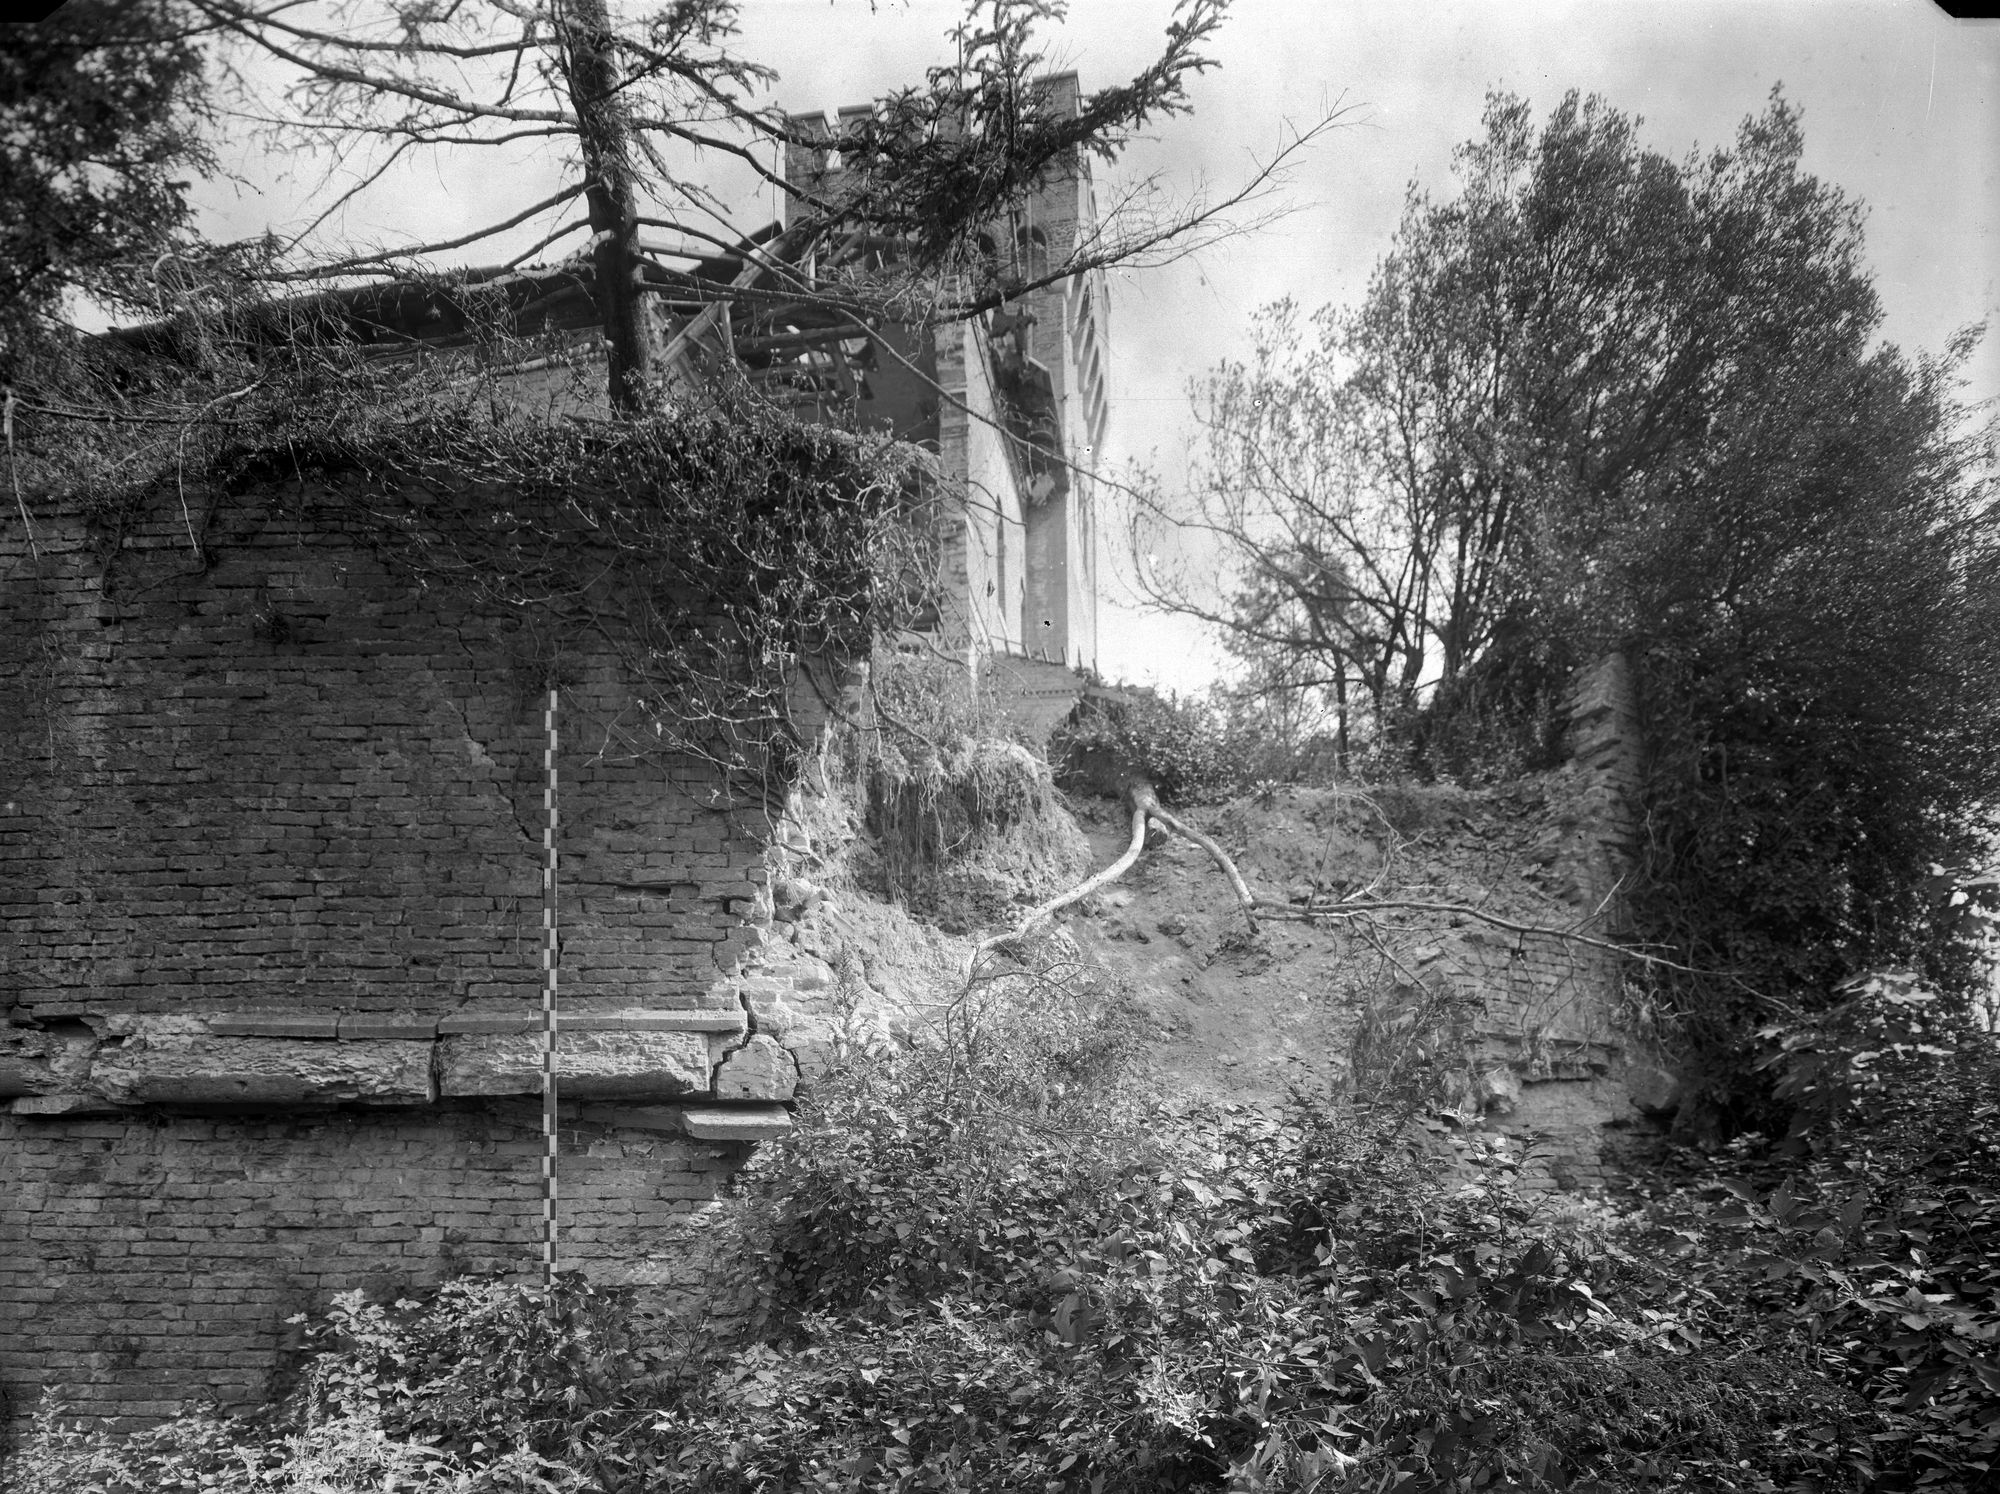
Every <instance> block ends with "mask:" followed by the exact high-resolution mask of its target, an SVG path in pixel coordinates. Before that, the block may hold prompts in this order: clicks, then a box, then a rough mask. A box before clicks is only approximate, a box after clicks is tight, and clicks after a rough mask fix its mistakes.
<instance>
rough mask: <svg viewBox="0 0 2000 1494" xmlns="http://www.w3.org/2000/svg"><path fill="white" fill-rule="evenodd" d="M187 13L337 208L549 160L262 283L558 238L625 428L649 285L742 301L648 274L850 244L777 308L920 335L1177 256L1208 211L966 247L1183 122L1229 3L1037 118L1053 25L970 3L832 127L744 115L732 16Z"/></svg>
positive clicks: (574, 11) (1184, 16)
mask: <svg viewBox="0 0 2000 1494" xmlns="http://www.w3.org/2000/svg"><path fill="white" fill-rule="evenodd" d="M189 3H190V4H191V5H192V6H193V7H194V9H195V10H196V11H198V12H199V13H200V14H201V15H202V16H203V17H204V18H205V19H206V20H207V21H208V23H209V24H211V25H212V26H213V27H214V28H216V30H217V31H218V32H220V33H222V34H224V35H227V36H229V37H232V38H234V39H235V40H236V41H237V42H238V43H241V44H243V45H244V46H247V47H248V48H250V49H251V53H252V55H257V56H261V58H262V59H264V61H265V62H266V63H268V64H269V65H271V66H273V67H275V68H276V69H277V70H278V71H279V73H280V74H281V75H282V76H283V78H284V80H285V82H284V85H283V96H282V98H281V99H279V100H276V101H269V102H266V103H265V104H263V105H261V106H260V107H261V108H262V109H263V110H264V111H265V112H264V113H263V114H262V116H261V117H263V118H264V119H265V121H266V122H267V123H268V124H271V125H273V126H275V127H277V128H278V129H279V130H280V131H281V132H282V134H283V135H284V137H285V138H290V139H294V140H298V139H304V140H307V141H310V142H313V143H316V144H319V145H322V146H326V147H328V148H331V149H332V150H334V151H336V152H337V153H338V159H340V160H341V161H342V162H343V164H344V166H345V167H346V168H347V169H348V170H349V171H351V173H352V174H353V176H354V177H355V181H354V184H353V185H352V186H351V187H349V188H348V189H347V191H345V192H344V193H342V194H340V198H339V199H338V200H339V201H345V200H346V199H348V198H350V197H353V196H355V195H357V194H361V193H365V192H367V191H368V190H369V189H370V188H371V187H372V186H373V185H374V184H375V183H376V182H377V181H379V180H380V179H381V178H382V176H383V174H384V173H385V172H387V171H388V170H389V169H390V168H391V167H392V166H393V165H394V164H395V163H396V162H397V161H399V160H401V159H403V158H404V157H407V156H409V155H411V154H412V153H422V152H427V151H434V150H437V149H439V148H443V147H463V146H480V147H495V148H500V147H508V146H518V145H519V144H521V143H522V142H539V143H546V144H551V145H554V146H555V147H557V148H558V149H559V150H561V151H562V152H563V176H564V180H563V184H562V185H561V186H560V188H559V189H558V190H557V191H556V192H555V193H554V194H553V195H552V196H549V197H546V198H542V199H540V200H533V201H530V200H526V198H527V197H528V196H529V194H527V193H521V194H519V197H520V199H521V200H516V201H511V202H510V201H505V200H503V199H504V194H498V195H496V201H495V204H494V209H493V216H492V219H491V221H489V222H488V223H486V224H484V225H482V226H481V227H479V228H477V229H474V230H473V231H471V232H469V233H467V234H463V235H460V236H458V237H455V238H453V239H451V240H449V241H442V242H436V243H405V244H391V245H388V246H386V247H383V248H380V249H369V250H362V251H357V252H351V253H346V254H339V255H333V256H328V255H325V254H319V255H317V256H310V257H309V256H307V255H304V254H301V255H296V256H286V257H283V258H281V260H280V262H279V263H278V264H277V265H276V266H275V267H274V275H275V276H276V278H279V279H281V280H287V279H288V280H325V279H329V278H343V277H345V278H351V277H355V276H366V275H394V274H399V273H407V272H408V271H409V270H410V269H411V268H412V267H413V266H415V265H417V264H419V263H420V262H421V261H422V259H423V258H424V257H425V256H429V255H435V254H438V253H445V252H456V251H459V250H462V249H468V248H469V247H470V246H473V245H476V244H480V243H484V242H488V241H491V240H493V239H495V238H496V237H497V236H498V235H500V234H502V233H505V232H508V231H510V230H513V229H516V228H520V227H522V226H523V225H530V226H534V227H538V228H540V229H542V230H543V232H542V233H541V234H540V236H539V237H538V238H537V240H536V241H535V242H534V243H533V244H532V245H531V247H530V248H529V249H527V250H526V251H524V252H523V253H521V254H518V255H516V256H515V258H514V259H513V260H512V261H511V262H510V264H509V266H508V268H511V267H512V266H513V265H518V264H521V263H524V262H526V261H528V260H529V259H531V258H533V257H535V256H537V255H542V254H545V253H548V252H553V251H555V250H556V249H557V246H562V247H563V248H564V249H572V250H575V251H576V252H577V253H578V254H579V255H586V256H587V257H588V260H589V263H590V267H591V274H592V283H593V286H594V294H595V295H596V297H597V300H598V302H599V304H600V307H601V310H602V312H603V319H604V330H605V336H606V340H607V342H608V345H609V351H610V385H611V395H612V402H613V404H614V405H615V406H617V407H619V408H621V409H626V410H633V409H637V408H639V407H641V406H642V405H643V404H644V403H645V402H646V399H647V398H648V396H647V394H646V390H647V388H648V387H649V383H650V382H653V381H655V380H656V376H657V372H658V370H657V368H656V364H657V362H658V361H659V359H660V357H661V352H660V343H661V341H662V339H660V338H659V337H658V335H657V334H656V332H655V331H654V330H653V329H654V324H655V319H656V318H655V305H656V303H657V302H658V301H659V299H660V293H661V292H663V291H664V292H667V293H671V294H679V295H681V296H682V297H683V298H684V297H685V295H686V293H687V292H688V291H689V290H690V288H694V289H698V290H700V292H701V293H702V294H703V295H704V296H706V297H707V298H708V299H710V300H711V301H722V302H728V301H730V300H731V299H733V298H740V297H743V296H748V295H752V294H754V293H753V292H752V291H751V290H750V289H747V288H746V287H744V286H741V285H731V284H730V283H729V281H728V279H727V278H725V279H723V280H722V281H721V282H720V283H718V282H716V281H715V280H714V277H713V276H707V277H703V276H702V275H701V274H699V273H698V272H697V270H695V269H690V270H688V271H685V272H682V273H679V274H676V273H672V272H668V273H666V274H665V275H664V278H663V277H662V275H661V274H660V273H658V271H659V268H660V265H661V263H662V261H663V260H665V261H671V260H674V259H676V258H678V259H680V260H681V261H683V262H685V261H687V260H689V259H692V258H697V257H700V256H710V257H713V256H715V255H717V254H718V253H719V254H722V255H725V256H726V255H741V254H744V253H751V254H752V257H753V259H754V260H756V261H757V262H758V263H759V264H760V265H762V266H763V267H765V268H769V267H770V266H772V265H779V264H785V263H790V264H798V263H800V262H802V261H804V260H806V259H808V258H809V257H810V255H811V254H813V253H814V252H816V251H822V250H823V251H826V252H827V253H828V254H829V255H830V256H831V257H833V258H835V259H841V257H842V256H843V255H846V256H847V257H846V258H845V259H844V260H842V262H843V263H845V264H848V265H850V266H851V265H854V264H857V263H859V261H858V260H856V259H855V258H854V257H853V256H852V255H851V254H848V251H850V250H852V249H853V248H854V247H855V246H857V245H858V246H861V247H862V248H863V249H865V250H867V251H868V254H869V255H870V256H872V257H870V258H868V261H867V266H866V273H865V274H849V275H847V276H846V277H845V278H844V279H842V280H841V281H840V283H838V284H827V283H819V282H815V281H814V278H813V277H811V276H803V275H802V276H798V277H796V278H797V280H798V283H797V284H796V285H792V286H788V287H786V293H787V294H802V295H806V296H809V297H813V298H817V299H818V300H819V301H822V302H826V303H828V304H831V305H835V306H836V307H837V308H838V309H839V310H841V311H842V312H843V313H846V314H851V315H852V316H853V317H854V318H855V319H856V320H857V322H858V323H865V322H867V321H868V320H870V319H871V318H880V317H881V316H883V315H884V314H886V313H890V312H893V313H894V314H895V315H896V316H897V317H898V318H899V319H900V320H904V321H916V322H924V321H934V320H944V319H952V318H962V317H966V316H970V315H974V314H977V313H979V312H981V311H984V310H988V309H991V308H993V307H996V306H998V305H1000V304H1001V303H1002V302H1003V301H1005V300H1006V299H1007V298H1008V297H1010V296H1013V295H1016V294H1018V293H1019V292H1020V291H1022V290H1023V289H1027V288H1030V278H1031V281H1032V283H1033V284H1045V283H1051V282H1054V281H1056V280H1060V279H1063V278H1066V277H1068V276H1071V275H1074V274H1077V273H1080V272H1081V271H1084V270H1086V269H1090V268H1093V267H1098V266H1102V265H1106V264H1113V263H1130V262H1133V261H1134V260H1135V259H1143V258H1144V257H1145V256H1146V255H1148V254H1151V253H1155V252H1159V251H1161V250H1162V249H1163V248H1164V247H1165V246H1168V245H1175V244H1183V243H1184V242H1185V241H1186V239H1187V238H1188V236H1189V235H1191V234H1193V233H1195V232H1197V231H1198V229H1199V228H1200V227H1201V225H1202V224H1204V223H1207V222H1212V221H1213V218H1212V216H1211V214H1212V212H1213V211H1214V208H1215V207H1216V206H1226V205H1227V204H1223V205H1208V206H1202V207H1196V208H1193V209H1184V210H1181V211H1178V212H1175V211H1164V212H1160V211H1155V212H1147V211H1139V212H1137V213H1127V214H1126V215H1125V216H1124V217H1123V218H1122V219H1121V220H1120V221H1119V222H1117V223H1114V224H1112V225H1110V226H1109V227H1108V228H1106V229H1105V230H1104V231H1102V232H1099V233H1097V234H1095V235H1090V236H1085V238H1084V240H1083V241H1082V242H1080V243H1079V244H1078V245H1077V246H1076V248H1075V250H1074V252H1073V253H1071V254H1070V255H1068V256H1067V257H1066V258H1065V259H1064V260H1063V262H1062V263H1060V264H1050V265H1046V266H1038V267H1036V268H1035V269H1034V270H1033V271H1032V272H1030V278H1024V276H1023V275H1022V273H1021V272H1020V267H1019V266H1003V265H1001V264H999V263H997V262H996V261H995V260H994V258H993V257H992V256H991V254H990V253H987V252H982V250H981V247H980V242H979V241H980V239H981V236H982V235H983V234H986V233H987V232H988V231H989V230H990V229H991V228H992V227H993V225H994V224H995V223H996V222H997V221H1001V220H1004V219H1005V217H1006V216H1007V214H1008V213H1009V212H1010V211H1012V210H1015V209H1017V208H1018V206H1019V204H1020V203H1021V202H1022V200H1023V199H1024V198H1025V197H1026V195H1027V194H1029V193H1030V192H1032V191H1033V190H1035V189H1036V188H1037V187H1038V186H1040V185H1042V184H1044V183H1045V182H1046V181H1048V180H1049V179H1050V177H1051V174H1052V173H1054V172H1056V171H1058V170H1061V169H1065V168H1066V167H1067V166H1069V165H1070V164H1072V163H1074V162H1075V161H1076V160H1077V158H1078V157H1079V156H1080V155H1083V154H1090V153H1095V154H1097V155H1099V156H1105V157H1109V156H1113V155H1115V154H1116V153H1117V151H1118V149H1119V148H1120V147H1121V146H1122V145H1123V144H1124V143H1125V142H1126V141H1127V140H1128V139H1129V138H1130V137H1131V135H1132V134H1133V132H1134V131H1136V130H1138V129H1139V128H1141V127H1143V126H1144V125H1146V124H1147V123H1148V122H1150V121H1152V120H1155V119H1157V118H1159V117H1161V116H1165V115H1172V114H1176V113H1180V112H1182V111H1184V110H1185V109H1186V108H1187V107H1188V95H1187V84H1188V80H1189V79H1190V78H1191V77H1193V76H1194V75H1196V74H1198V73H1199V72H1201V71H1202V70H1204V69H1206V68H1208V67H1211V66H1213V65H1214V63H1213V59H1212V57H1211V56H1210V55H1209V53H1208V52H1207V50H1206V49H1207V47H1208V45H1209V43H1210V42H1211V40H1212V38H1213V36H1214V34H1215V32H1216V29H1217V27H1218V26H1219V25H1220V24H1221V22H1222V20H1223V16H1224V12H1225V8H1226V5H1227V0H1179V3H1178V4H1177V5H1176V7H1175V9H1174V12H1173V18H1172V20H1171V22H1170V24H1169V25H1168V27H1167V31H1166V36H1165V39H1164V42H1163V44H1162V46H1161V49H1160V51H1159V53H1158V55H1157V56H1156V57H1155V58H1154V60H1153V61H1152V62H1151V64H1150V65H1148V66H1147V67H1146V68H1144V69H1143V70H1142V71H1141V72H1140V73H1139V74H1137V75H1136V76H1134V77H1133V78H1131V79H1129V80H1127V81H1125V82H1124V83H1121V84H1118V85H1115V86H1112V87H1108V88H1104V89H1101V90H1099V91H1097V92H1095V93H1092V94H1090V95H1088V96H1086V97H1085V98H1083V99H1082V100H1081V102H1080V106H1079V109H1078V110H1077V112H1075V113H1074V114H1068V115H1065V114H1061V113H1058V112H1056V111H1053V110H1051V109H1050V108H1049V107H1048V106H1047V99H1046V95H1045V92H1044V90H1042V89H1041V88H1040V87H1039V85H1038V82H1037V78H1038V74H1039V73H1040V72H1041V71H1042V70H1043V67H1044V60H1043V57H1042V55H1041V53H1040V52H1039V51H1038V50H1037V46H1036V27H1037V25H1038V23H1040V22H1042V21H1044V20H1047V19H1050V18H1054V17H1059V16H1060V14H1061V13H1062V9H1063V7H1062V5H1061V4H1060V3H1059V0H972V3H971V4H970V5H969V6H968V9H967V12H966V19H965V21H964V23H963V24H962V25H961V26H960V27H959V28H958V30H957V33H956V36H955V39H954V40H955V55H954V57H953V59H952V60H951V61H950V62H949V63H948V64H941V65H939V66H936V67H933V68H931V69H930V70H929V71H928V73H927V75H926V76H925V78H924V79H923V80H922V81H921V82H919V83H913V84H912V85H910V86H907V87H904V88H901V89H897V90H894V91H892V92H890V93H889V94H887V95H886V96H885V97H883V98H881V99H879V100H876V101H875V103H874V105H873V107H872V108H870V109H869V110H866V111H853V110H847V111H843V113H842V115H841V123H840V125H839V127H838V128H837V129H836V130H834V131H832V132H831V133H828V132H827V131H825V130H824V129H823V128H816V127H814V126H813V125H812V124H811V123H798V122H794V121H793V120H792V119H790V118H789V117H788V116H787V115H786V114H785V112H784V111H783V110H782V109H780V108H778V107H777V106H775V105H773V104H770V103H768V102H763V101H761V99H760V95H761V93H762V92H763V90H765V89H766V88H767V87H768V86H769V85H770V84H771V83H773V82H774V81H775V79H774V75H773V74H772V73H771V71H770V70H769V69H768V68H766V67H764V66H763V65H761V64H759V63H758V62H756V61H754V60H752V59H750V58H748V57H746V56H744V55H743V54H742V53H741V52H740V51H739V50H738V48H737V46H736V33H737V20H738V7H737V5H736V4H734V3H733V0H672V3H669V4H664V5H659V6H655V7H653V8H651V9H649V10H647V11H645V12H644V13H643V14H633V15H624V16H619V15H614V14H613V13H612V12H611V10H610V9H608V8H607V6H606V4H605V0H532V3H525V4H524V3H517V0H465V3H460V4H452V5H444V6H440V5H434V4H429V3H405V0H379V3H370V4H363V5H357V6H338V7H319V6H313V5H300V4H298V3H295V0H189ZM1307 133H1308V135H1309V134H1310V133H1312V132H1307ZM787 152H806V153H807V158H809V159H811V158H817V159H820V160H825V161H831V162H833V163H836V164H837V166H838V172H837V176H835V177H832V178H828V177H824V176H822V177H819V178H815V177H813V175H812V174H811V173H808V174H807V175H806V177H805V178H803V179H801V178H798V177H797V176H795V174H793V173H790V172H787V171H786V170H785V169H784V166H783V164H782V162H783V159H784V157H785V155H786V153H787ZM774 156H775V159H774ZM702 157H706V158H708V159H709V160H711V161H721V162H724V163H729V164H731V165H732V166H733V168H734V169H735V170H737V171H739V172H742V173H746V174H747V175H748V177H749V178H750V179H752V180H754V181H756V182H757V183H759V184H760V185H762V186H764V187H772V188H776V189H777V190H778V191H779V192H780V193H781V194H782V195H783V197H784V199H785V200H786V201H787V202H788V203H789V206H790V210H789V213H788V218H789V220H790V221H789V224H788V226H787V228H786V231H785V235H784V239H785V241H784V243H782V244H768V245H763V246H762V247H761V248H759V249H757V250H755V251H748V250H746V249H745V247H744V246H745V242H746V238H747V237H748V236H749V235H751V234H752V233H753V231H756V230H760V229H761V228H762V227H763V225H761V224H754V223H735V222H732V221H731V219H730V217H729V214H728V212H727V210H726V208H725V205H724V204H723V202H722V201H721V199H720V198H719V197H718V196H717V194H716V193H715V192H714V190H713V188H712V185H711V183H710V179H709V178H708V177H707V176H706V175H704V174H703V172H702V171H701V170H699V169H697V165H696V163H697V161H698V160H699V159H700V158H702ZM1268 180H1269V170H1268V169H1267V170H1266V171H1263V172H1258V173H1255V174H1253V177H1252V180H1251V182H1250V183H1249V184H1248V185H1247V186H1246V188H1245V192H1244V193H1239V194H1237V196H1236V198H1234V199H1232V201H1240V200H1241V199H1242V198H1243V197H1244V196H1245V195H1246V194H1248V195H1254V194H1255V193H1256V191H1257V190H1259V188H1260V187H1261V185H1262V184H1264V183H1266V182H1268ZM335 205H336V206H337V203H336V204H335ZM331 211H332V208H331V207H330V208H329V212H331ZM663 234H664V236H665V237H664V238H663V237H662V235H663ZM306 247H310V246H309V245H308V246H306ZM649 262H650V265H651V268H644V266H645V265H646V264H648V263H649ZM823 279H824V277H821V280H823ZM862 330H864V331H865V327H863V329H862Z"/></svg>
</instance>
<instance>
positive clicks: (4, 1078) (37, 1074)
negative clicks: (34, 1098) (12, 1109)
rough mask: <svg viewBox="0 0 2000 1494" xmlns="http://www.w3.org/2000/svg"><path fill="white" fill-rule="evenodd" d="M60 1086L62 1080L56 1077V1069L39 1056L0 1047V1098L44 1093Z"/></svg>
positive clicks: (8, 1098)
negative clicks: (35, 1056) (32, 1056)
mask: <svg viewBox="0 0 2000 1494" xmlns="http://www.w3.org/2000/svg"><path fill="white" fill-rule="evenodd" d="M61 1088H62V1081H61V1080H60V1079H58V1078H57V1077H56V1071H55V1070H54V1069H52V1068H50V1067H49V1066H48V1065H47V1064H46V1063H44V1062H42V1061H41V1059H40V1058H31V1057H29V1056H27V1055H26V1054H23V1053H10V1052H8V1051H7V1050H6V1049H4V1048H0V1100H12V1099H15V1098H18V1097H19V1096H22V1095H45V1094H48V1093H49V1092H50V1091H51V1090H57V1089H61Z"/></svg>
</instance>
